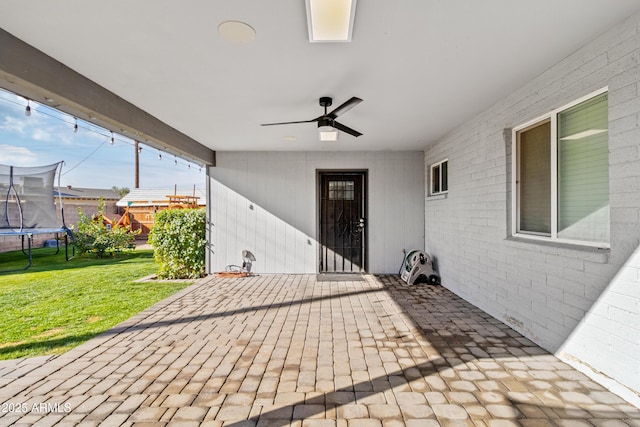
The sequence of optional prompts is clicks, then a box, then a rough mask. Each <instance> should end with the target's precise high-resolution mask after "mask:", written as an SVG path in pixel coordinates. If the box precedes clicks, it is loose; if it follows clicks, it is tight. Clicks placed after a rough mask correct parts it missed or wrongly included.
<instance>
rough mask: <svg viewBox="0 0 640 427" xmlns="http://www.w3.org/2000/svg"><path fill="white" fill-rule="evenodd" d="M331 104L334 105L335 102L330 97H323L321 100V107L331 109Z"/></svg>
mask: <svg viewBox="0 0 640 427" xmlns="http://www.w3.org/2000/svg"><path fill="white" fill-rule="evenodd" d="M331 104H333V100H332V99H331V98H330V97H328V96H323V97H321V98H320V106H321V107H324V108H327V107H331Z"/></svg>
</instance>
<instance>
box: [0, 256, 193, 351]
mask: <svg viewBox="0 0 640 427" xmlns="http://www.w3.org/2000/svg"><path fill="white" fill-rule="evenodd" d="M62 252H63V251H62V250H61V253H59V254H57V255H54V253H55V249H36V250H34V255H33V266H32V267H31V268H30V269H28V270H25V271H23V272H18V273H1V274H0V360H2V359H14V358H18V357H24V356H39V355H45V354H59V353H63V352H65V351H67V350H69V349H70V348H72V347H75V346H77V345H79V344H81V343H83V342H85V341H87V340H89V339H90V338H92V337H94V336H95V335H97V334H100V333H101V332H104V331H106V330H107V329H109V328H111V327H113V326H114V325H116V324H118V323H120V322H122V321H124V320H126V319H128V318H129V317H131V316H132V315H134V314H135V313H138V312H140V311H142V310H144V309H145V308H147V307H150V306H151V305H153V304H154V303H156V302H158V301H160V300H162V299H164V298H166V297H167V296H169V295H171V294H173V293H175V292H177V291H178V290H180V289H182V288H184V287H186V286H187V285H188V283H184V282H180V283H167V282H157V283H151V282H146V283H134V282H133V281H134V280H137V279H139V278H141V277H144V276H147V275H149V274H153V273H155V271H156V265H155V264H154V261H153V251H150V250H136V251H131V252H127V253H122V254H119V255H117V256H116V257H112V258H111V257H110V258H105V259H97V258H94V257H92V256H88V255H87V256H82V257H77V258H74V259H72V260H71V261H68V262H67V261H65V257H64V253H62ZM24 265H26V256H24V255H23V254H22V253H21V252H19V251H18V252H9V253H4V254H0V270H6V269H9V268H19V267H21V266H24Z"/></svg>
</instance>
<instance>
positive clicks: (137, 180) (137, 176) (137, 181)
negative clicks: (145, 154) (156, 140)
mask: <svg viewBox="0 0 640 427" xmlns="http://www.w3.org/2000/svg"><path fill="white" fill-rule="evenodd" d="M138 144H139V142H138V141H136V143H135V144H134V148H135V150H136V171H135V180H134V184H133V188H140V159H139V154H140V148H139V147H138Z"/></svg>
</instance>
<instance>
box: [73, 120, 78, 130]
mask: <svg viewBox="0 0 640 427" xmlns="http://www.w3.org/2000/svg"><path fill="white" fill-rule="evenodd" d="M74 118H75V117H74ZM75 120H76V123H75V124H74V125H73V133H78V119H75Z"/></svg>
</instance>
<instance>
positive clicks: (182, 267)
mask: <svg viewBox="0 0 640 427" xmlns="http://www.w3.org/2000/svg"><path fill="white" fill-rule="evenodd" d="M149 243H150V244H151V245H152V246H153V249H154V252H153V257H154V258H155V260H156V262H157V263H158V264H159V268H158V274H157V275H158V277H159V278H161V279H197V278H199V277H203V276H204V274H205V273H204V270H205V246H206V243H207V239H206V216H205V210H204V209H175V210H173V209H169V210H164V211H160V212H158V213H157V214H156V217H155V220H154V223H153V229H152V230H151V232H150V233H149Z"/></svg>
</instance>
